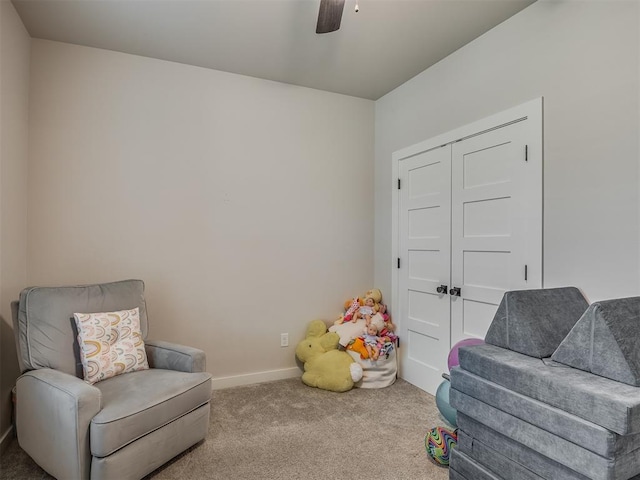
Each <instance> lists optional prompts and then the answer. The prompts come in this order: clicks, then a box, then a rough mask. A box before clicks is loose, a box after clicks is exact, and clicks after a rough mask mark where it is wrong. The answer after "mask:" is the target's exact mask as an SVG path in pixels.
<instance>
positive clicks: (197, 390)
mask: <svg viewBox="0 0 640 480" xmlns="http://www.w3.org/2000/svg"><path fill="white" fill-rule="evenodd" d="M95 387H97V388H98V389H99V390H100V392H101V393H102V409H101V410H100V412H99V413H97V414H96V415H95V416H94V417H93V420H91V428H90V431H91V453H92V454H93V455H94V456H96V457H106V456H108V455H111V454H112V453H113V452H115V451H116V450H118V449H120V448H122V447H123V446H125V445H127V444H129V443H131V442H133V441H134V440H136V439H138V438H140V437H142V436H144V435H147V434H148V433H150V432H153V431H154V430H156V429H158V428H159V427H162V426H164V425H166V424H167V423H170V422H172V421H173V420H175V419H176V418H178V417H181V416H182V415H184V414H185V413H186V412H190V411H192V410H195V409H196V408H198V407H200V406H202V405H204V404H206V403H207V402H209V400H210V399H211V376H210V375H209V374H208V373H185V372H174V371H171V370H159V369H150V370H141V371H138V372H131V373H127V374H125V375H118V376H116V377H113V378H109V379H107V380H103V381H101V382H98V383H96V384H95ZM125 392H126V393H125Z"/></svg>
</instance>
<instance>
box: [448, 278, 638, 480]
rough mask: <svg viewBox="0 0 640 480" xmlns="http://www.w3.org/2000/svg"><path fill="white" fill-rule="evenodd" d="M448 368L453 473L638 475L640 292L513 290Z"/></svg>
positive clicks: (555, 478) (477, 477)
mask: <svg viewBox="0 0 640 480" xmlns="http://www.w3.org/2000/svg"><path fill="white" fill-rule="evenodd" d="M485 342H486V344H485V345H478V346H473V347H464V348H461V349H460V352H459V359H460V365H459V366H458V367H455V368H453V369H452V371H451V391H450V402H451V405H452V406H453V407H454V408H455V409H457V410H458V446H457V448H456V449H454V450H453V451H452V454H451V463H450V475H449V478H450V479H462V480H484V479H503V480H528V479H546V480H584V479H593V480H627V479H638V480H640V386H639V385H640V297H634V298H625V299H616V300H608V301H603V302H595V303H593V304H592V305H588V303H587V301H586V300H585V299H584V297H583V296H582V294H581V293H580V292H579V290H577V289H575V288H573V287H568V288H558V289H543V290H529V291H514V292H507V293H506V294H505V296H504V298H503V300H502V303H501V305H500V307H499V308H498V311H497V313H496V316H495V318H494V321H493V323H492V325H491V327H490V328H489V331H488V333H487V336H486V338H485Z"/></svg>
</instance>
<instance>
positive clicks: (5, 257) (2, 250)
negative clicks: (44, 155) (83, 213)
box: [0, 1, 31, 450]
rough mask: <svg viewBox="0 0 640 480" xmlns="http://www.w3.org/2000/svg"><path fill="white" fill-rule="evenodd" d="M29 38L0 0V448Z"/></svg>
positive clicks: (17, 268)
mask: <svg viewBox="0 0 640 480" xmlns="http://www.w3.org/2000/svg"><path fill="white" fill-rule="evenodd" d="M30 42H31V40H30V38H29V35H28V34H27V31H26V30H25V28H24V26H23V25H22V22H21V21H20V18H19V17H18V14H17V13H16V11H15V9H14V8H13V5H12V4H11V3H10V2H8V1H0V450H1V449H2V448H3V447H4V446H6V441H5V440H7V439H8V438H10V437H9V436H7V432H8V431H9V429H10V426H11V388H12V387H13V385H14V384H15V380H16V378H17V376H18V373H19V369H18V363H17V360H16V350H15V343H14V337H13V329H12V326H11V309H10V302H11V300H13V299H15V298H17V295H18V293H19V292H20V290H21V289H22V288H23V287H24V286H25V282H26V275H27V160H28V116H27V115H28V109H29V96H28V95H29V50H30Z"/></svg>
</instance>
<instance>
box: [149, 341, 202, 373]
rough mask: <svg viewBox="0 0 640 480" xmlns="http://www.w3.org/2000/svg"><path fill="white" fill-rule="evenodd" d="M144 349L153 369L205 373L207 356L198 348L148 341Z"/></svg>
mask: <svg viewBox="0 0 640 480" xmlns="http://www.w3.org/2000/svg"><path fill="white" fill-rule="evenodd" d="M144 347H145V350H146V353H147V360H148V362H149V367H151V368H164V369H166V370H175V371H177V372H192V373H193V372H204V371H205V370H206V369H207V361H206V356H205V354H204V352H203V351H202V350H198V349H197V348H193V347H187V346H185V345H178V344H177V343H170V342H163V341H161V340H146V341H145V342H144Z"/></svg>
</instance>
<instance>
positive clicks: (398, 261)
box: [398, 257, 400, 268]
mask: <svg viewBox="0 0 640 480" xmlns="http://www.w3.org/2000/svg"><path fill="white" fill-rule="evenodd" d="M398 268H400V257H398Z"/></svg>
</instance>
